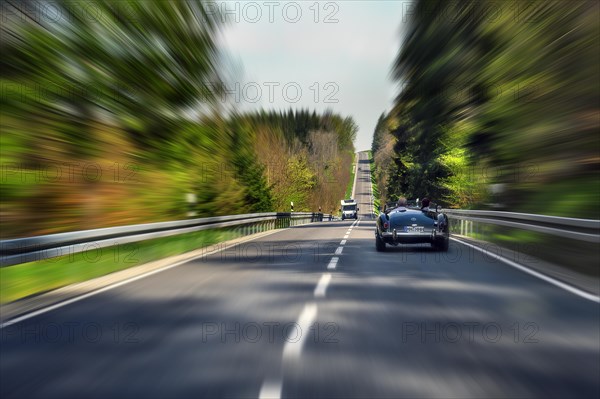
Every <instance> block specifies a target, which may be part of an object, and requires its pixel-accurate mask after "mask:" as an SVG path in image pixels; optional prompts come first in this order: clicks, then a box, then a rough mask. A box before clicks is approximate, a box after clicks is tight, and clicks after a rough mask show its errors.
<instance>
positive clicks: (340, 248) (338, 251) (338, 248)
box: [335, 247, 344, 255]
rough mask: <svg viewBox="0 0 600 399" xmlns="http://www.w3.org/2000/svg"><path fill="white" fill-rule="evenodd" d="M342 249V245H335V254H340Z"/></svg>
mask: <svg viewBox="0 0 600 399" xmlns="http://www.w3.org/2000/svg"><path fill="white" fill-rule="evenodd" d="M343 250H344V247H337V249H336V250H335V254H336V255H341V254H342V251H343Z"/></svg>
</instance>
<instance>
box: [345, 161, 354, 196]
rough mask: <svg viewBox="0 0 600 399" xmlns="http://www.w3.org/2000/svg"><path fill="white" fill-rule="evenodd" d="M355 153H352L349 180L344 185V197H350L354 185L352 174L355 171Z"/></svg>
mask: <svg viewBox="0 0 600 399" xmlns="http://www.w3.org/2000/svg"><path fill="white" fill-rule="evenodd" d="M356 162H357V161H356V153H354V154H352V165H351V166H350V168H351V170H350V181H349V182H348V185H347V186H346V196H345V197H344V198H352V187H353V186H354V175H355V172H356Z"/></svg>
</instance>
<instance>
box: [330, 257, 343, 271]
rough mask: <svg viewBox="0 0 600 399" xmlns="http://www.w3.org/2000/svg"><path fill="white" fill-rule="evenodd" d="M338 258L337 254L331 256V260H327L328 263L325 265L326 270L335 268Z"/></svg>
mask: <svg viewBox="0 0 600 399" xmlns="http://www.w3.org/2000/svg"><path fill="white" fill-rule="evenodd" d="M338 260H340V258H338V257H337V256H334V257H333V258H331V260H330V261H329V264H328V265H327V269H328V270H333V269H335V268H336V266H337V263H338Z"/></svg>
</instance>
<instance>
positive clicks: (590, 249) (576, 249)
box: [450, 216, 600, 278]
mask: <svg viewBox="0 0 600 399" xmlns="http://www.w3.org/2000/svg"><path fill="white" fill-rule="evenodd" d="M450 223H451V226H450V231H451V232H453V233H460V227H459V226H460V221H459V220H457V219H454V220H453V219H452V217H451V216H450ZM467 236H468V237H472V238H475V239H477V240H481V241H485V242H488V243H490V244H495V245H498V246H500V247H502V248H506V249H510V250H513V251H516V252H518V253H520V254H524V255H529V256H531V257H532V258H528V259H529V261H531V262H534V261H535V259H540V260H544V261H546V262H549V263H552V264H556V265H561V266H564V267H567V268H569V269H571V270H575V271H577V272H579V273H582V274H585V275H589V276H591V277H594V278H599V277H600V269H598V266H597V265H598V264H599V263H600V253H598V251H597V244H595V243H589V242H585V241H579V240H573V239H568V238H562V237H557V236H553V235H550V234H544V233H539V232H535V231H528V230H519V229H514V228H510V227H505V226H496V225H491V224H485V223H478V224H474V225H473V231H472V232H469V233H468V234H467ZM494 248H495V247H490V248H489V250H490V252H494V251H495V250H494ZM525 259H527V258H525Z"/></svg>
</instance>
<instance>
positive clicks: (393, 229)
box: [381, 209, 438, 244]
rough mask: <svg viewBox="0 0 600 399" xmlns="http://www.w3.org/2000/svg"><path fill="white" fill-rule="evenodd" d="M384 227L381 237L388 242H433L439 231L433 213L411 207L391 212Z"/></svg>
mask: <svg viewBox="0 0 600 399" xmlns="http://www.w3.org/2000/svg"><path fill="white" fill-rule="evenodd" d="M382 227H383V228H382V229H381V238H382V239H383V241H385V242H386V243H388V244H418V243H431V242H433V241H435V239H436V235H437V233H438V229H437V222H436V219H434V217H433V216H432V215H430V214H429V213H428V212H422V211H420V210H411V209H405V210H396V211H393V212H391V213H390V214H388V215H387V221H385V220H384V223H383V226H382Z"/></svg>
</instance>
